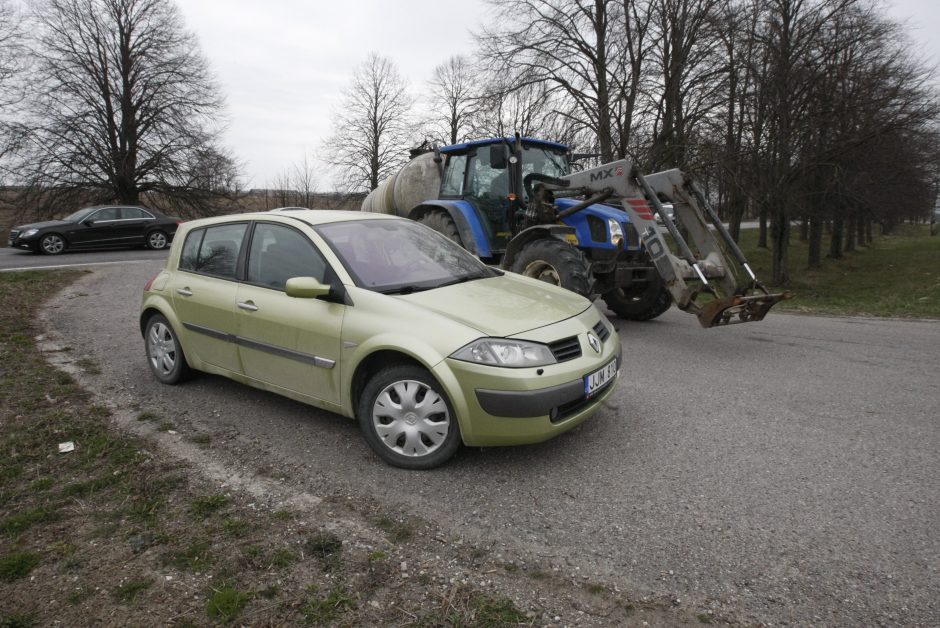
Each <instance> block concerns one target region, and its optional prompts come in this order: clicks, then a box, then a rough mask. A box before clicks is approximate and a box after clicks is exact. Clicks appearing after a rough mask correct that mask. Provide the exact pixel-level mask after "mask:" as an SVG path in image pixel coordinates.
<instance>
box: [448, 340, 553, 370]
mask: <svg viewBox="0 0 940 628" xmlns="http://www.w3.org/2000/svg"><path fill="white" fill-rule="evenodd" d="M450 357H452V358H454V359H455V360H462V361H464V362H474V363H476V364H489V365H490V366H504V367H508V368H522V367H525V366H545V365H546V364H555V362H556V360H555V356H554V355H552V352H551V349H549V348H548V347H547V346H545V345H542V344H539V343H537V342H528V341H526V340H509V339H507V338H480V339H479V340H474V341H473V342H471V343H470V344H468V345H466V346H464V347H462V348H460V349H458V350H457V351H455V352H454V353H452V354H451V356H450Z"/></svg>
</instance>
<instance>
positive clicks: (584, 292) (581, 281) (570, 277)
mask: <svg viewBox="0 0 940 628" xmlns="http://www.w3.org/2000/svg"><path fill="white" fill-rule="evenodd" d="M510 270H511V271H512V272H514V273H519V274H520V275H525V276H526V277H532V278H534V279H539V280H541V281H544V282H546V283H550V284H554V285H556V286H561V287H562V288H565V289H567V290H571V291H572V292H577V293H578V294H580V295H581V296H584V297H587V298H588V299H592V300H593V299H594V298H595V297H596V296H597V295H596V294H594V291H593V288H594V278H593V276H592V275H591V265H590V263H589V262H588V261H587V259H586V258H585V257H584V253H582V252H581V251H580V250H579V249H577V248H575V247H573V246H571V245H570V244H568V243H567V242H562V241H561V240H556V239H555V238H546V239H544V240H534V241H532V242H529V243H528V244H526V245H525V246H524V247H522V250H521V251H520V252H519V255H517V256H516V259H515V260H513V262H512V268H510Z"/></svg>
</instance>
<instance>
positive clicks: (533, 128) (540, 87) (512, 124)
mask: <svg viewBox="0 0 940 628" xmlns="http://www.w3.org/2000/svg"><path fill="white" fill-rule="evenodd" d="M550 115H551V104H550V97H549V96H548V94H547V88H546V86H545V85H544V84H541V83H532V84H529V85H526V86H525V87H523V88H518V89H515V88H512V87H509V86H506V85H504V84H502V83H500V82H498V81H494V82H492V83H490V84H488V85H487V86H485V87H484V88H483V93H482V95H480V96H479V98H478V99H477V103H476V108H475V110H474V113H473V117H472V118H471V121H470V125H471V129H472V131H471V133H472V135H473V136H474V137H512V135H513V134H514V133H519V134H521V135H523V136H526V137H541V136H549V137H551V136H553V135H551V133H550V131H549V130H548V128H547V127H548V126H549V123H548V118H549V117H550Z"/></svg>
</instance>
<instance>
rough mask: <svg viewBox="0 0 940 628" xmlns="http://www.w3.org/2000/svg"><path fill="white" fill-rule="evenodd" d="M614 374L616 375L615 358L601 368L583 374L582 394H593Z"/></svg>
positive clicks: (588, 395)
mask: <svg viewBox="0 0 940 628" xmlns="http://www.w3.org/2000/svg"><path fill="white" fill-rule="evenodd" d="M615 375H617V358H614V359H613V360H611V361H610V362H608V363H607V365H606V366H604V367H603V368H601V369H599V370H597V371H594V372H593V373H589V374H588V375H585V376H584V396H585V397H590V396H591V395H593V394H594V393H595V392H597V391H598V390H600V389H601V388H603V387H604V384H606V383H607V382H609V381H610V380H611V379H612V378H613V377H614V376H615Z"/></svg>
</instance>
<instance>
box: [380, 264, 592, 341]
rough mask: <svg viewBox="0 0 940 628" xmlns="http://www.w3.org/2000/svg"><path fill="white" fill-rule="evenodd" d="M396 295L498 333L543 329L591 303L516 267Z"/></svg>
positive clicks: (485, 332)
mask: <svg viewBox="0 0 940 628" xmlns="http://www.w3.org/2000/svg"><path fill="white" fill-rule="evenodd" d="M397 298H400V299H402V300H405V301H408V302H409V303H413V304H415V305H418V306H420V307H422V308H425V309H427V310H431V311H433V312H436V313H438V314H440V315H442V316H445V317H447V318H449V319H451V320H454V321H457V322H459V323H462V324H463V325H466V326H468V327H472V328H474V329H477V330H479V331H480V332H481V333H483V334H485V335H487V336H494V337H508V336H513V335H516V334H521V333H523V332H526V331H529V330H532V329H538V328H539V327H544V326H545V325H550V324H552V323H556V322H558V321H562V320H565V319H568V318H571V317H572V316H577V315H578V314H580V313H581V312H583V311H584V310H586V309H587V308H589V307H591V303H590V301H588V300H587V299H585V298H584V297H582V296H580V295H578V294H575V293H574V292H569V291H568V290H563V289H561V288H558V287H556V286H552V285H549V284H546V283H544V282H541V281H537V280H535V279H529V278H527V277H521V276H519V275H515V274H513V273H506V274H504V275H503V276H501V277H490V278H488V279H477V280H475V281H469V282H467V283H462V284H456V285H453V286H446V287H444V288H437V289H435V290H428V291H426V292H416V293H414V294H409V295H405V296H400V297H397Z"/></svg>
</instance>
